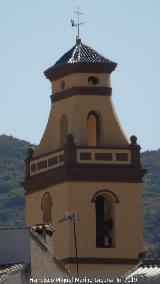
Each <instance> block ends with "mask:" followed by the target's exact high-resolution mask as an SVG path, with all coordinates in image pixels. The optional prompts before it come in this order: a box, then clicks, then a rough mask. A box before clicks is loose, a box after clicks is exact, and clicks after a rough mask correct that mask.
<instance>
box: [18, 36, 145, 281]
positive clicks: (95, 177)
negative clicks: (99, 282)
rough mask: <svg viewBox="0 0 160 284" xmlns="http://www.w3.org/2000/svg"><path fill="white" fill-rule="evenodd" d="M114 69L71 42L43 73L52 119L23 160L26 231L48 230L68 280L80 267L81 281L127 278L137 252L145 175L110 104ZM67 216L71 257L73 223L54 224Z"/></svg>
mask: <svg viewBox="0 0 160 284" xmlns="http://www.w3.org/2000/svg"><path fill="white" fill-rule="evenodd" d="M116 65H117V64H116V63H115V62H113V61H111V60H109V59H107V58H105V57H104V56H102V55H100V54H99V53H98V52H96V51H95V50H94V49H92V48H90V47H88V46H87V45H85V44H84V43H82V42H81V40H80V39H79V38H77V41H76V44H75V45H74V46H73V47H72V48H71V49H70V50H69V51H68V52H66V53H65V54H64V55H63V56H62V57H61V58H60V59H59V60H58V61H57V62H56V63H55V65H53V66H52V67H50V68H49V69H47V70H46V71H45V72H44V73H45V76H46V77H47V79H49V80H50V82H51V86H52V94H51V111H50V115H49V119H48V123H47V126H46V129H45V132H44V135H43V137H42V139H41V141H40V144H39V145H38V146H37V147H36V148H35V149H30V150H29V155H28V158H27V159H26V179H25V181H24V188H25V190H26V200H27V225H28V226H33V225H35V224H37V223H52V226H53V227H54V229H55V233H54V252H55V256H56V257H58V258H59V259H60V260H61V261H63V263H64V264H65V265H67V266H68V267H69V269H70V270H71V271H72V273H76V264H77V263H78V266H79V274H80V275H85V276H87V275H95V276H97V275H99V276H101V275H102V274H103V273H108V275H112V274H113V273H114V272H115V271H117V274H118V273H119V272H120V271H121V272H122V271H123V272H125V271H127V270H128V269H129V268H130V267H132V266H133V265H135V264H136V263H137V262H138V255H139V253H140V252H141V251H142V250H143V223H142V204H141V189H142V183H143V176H144V174H145V170H144V169H142V167H141V163H140V146H139V145H138V144H137V138H136V137H135V136H132V137H131V138H130V141H129V140H128V138H127V137H126V135H125V134H124V132H123V130H122V127H121V125H120V122H119V120H118V117H117V115H116V112H115V110H114V106H113V103H112V87H111V80H110V76H111V73H112V72H113V71H114V70H115V68H116ZM73 212H74V213H76V214H77V215H78V218H79V222H78V221H77V220H75V230H76V246H77V255H76V254H75V234H74V230H73V223H72V222H69V221H66V222H60V220H62V219H63V217H64V220H65V218H66V216H69V214H71V213H73ZM106 271H107V272H106ZM118 271H119V272H118Z"/></svg>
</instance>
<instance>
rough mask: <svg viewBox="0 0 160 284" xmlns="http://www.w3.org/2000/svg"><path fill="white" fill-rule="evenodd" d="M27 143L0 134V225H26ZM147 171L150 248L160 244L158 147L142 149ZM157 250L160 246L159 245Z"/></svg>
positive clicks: (146, 231)
mask: <svg viewBox="0 0 160 284" xmlns="http://www.w3.org/2000/svg"><path fill="white" fill-rule="evenodd" d="M29 146H30V143H28V142H26V141H22V140H19V139H15V138H13V137H12V136H6V135H1V136H0V226H3V227H8V226H24V225H25V197H24V190H23V189H22V188H21V187H20V182H21V181H23V179H24V173H25V165H24V159H25V157H26V155H27V149H28V147H29ZM142 164H143V167H144V168H145V169H147V170H148V173H147V175H146V177H145V184H144V190H143V203H144V235H145V243H146V246H147V247H148V246H150V251H151V250H154V249H155V247H154V246H155V245H156V246H157V245H159V247H160V150H157V151H146V152H144V153H142ZM159 251H160V249H159Z"/></svg>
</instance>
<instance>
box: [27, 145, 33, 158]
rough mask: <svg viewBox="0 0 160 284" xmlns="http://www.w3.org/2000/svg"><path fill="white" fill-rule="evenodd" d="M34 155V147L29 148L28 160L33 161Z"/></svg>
mask: <svg viewBox="0 0 160 284" xmlns="http://www.w3.org/2000/svg"><path fill="white" fill-rule="evenodd" d="M33 153H34V148H33V147H29V148H28V158H29V159H31V158H32V156H33Z"/></svg>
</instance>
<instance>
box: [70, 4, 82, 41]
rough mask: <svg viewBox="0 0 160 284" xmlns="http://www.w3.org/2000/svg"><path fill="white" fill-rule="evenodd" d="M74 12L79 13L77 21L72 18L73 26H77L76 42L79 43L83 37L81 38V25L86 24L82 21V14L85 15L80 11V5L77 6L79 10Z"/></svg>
mask: <svg viewBox="0 0 160 284" xmlns="http://www.w3.org/2000/svg"><path fill="white" fill-rule="evenodd" d="M74 13H75V14H77V22H75V21H74V20H73V19H71V25H72V27H76V28H77V36H76V43H77V44H79V43H80V42H81V39H80V26H82V25H83V24H84V23H83V22H80V16H81V15H83V13H82V12H80V9H79V7H77V10H76V11H75V12H74Z"/></svg>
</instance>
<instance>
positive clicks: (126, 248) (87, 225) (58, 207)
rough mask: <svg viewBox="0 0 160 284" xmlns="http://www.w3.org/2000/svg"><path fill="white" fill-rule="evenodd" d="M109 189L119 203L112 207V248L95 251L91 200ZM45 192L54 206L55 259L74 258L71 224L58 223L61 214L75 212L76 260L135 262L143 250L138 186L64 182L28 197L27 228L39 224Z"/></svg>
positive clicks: (93, 208)
mask: <svg viewBox="0 0 160 284" xmlns="http://www.w3.org/2000/svg"><path fill="white" fill-rule="evenodd" d="M102 189H109V190H111V191H112V192H114V193H115V194H116V195H117V197H118V199H119V200H120V203H115V204H114V205H115V207H114V208H115V209H114V210H115V212H114V214H115V220H114V230H115V236H116V239H115V244H116V245H115V248H96V218H95V204H94V203H92V202H91V199H92V197H93V195H94V194H95V192H97V191H98V190H102ZM45 191H47V192H49V193H50V195H51V198H52V202H53V208H52V224H53V227H54V229H55V230H56V232H55V234H54V247H55V255H56V256H57V257H58V258H60V259H63V258H67V257H74V256H75V247H74V235H73V224H72V223H70V222H64V223H60V222H59V220H60V219H61V218H62V217H63V212H65V213H66V212H72V211H76V212H78V214H79V223H78V222H77V223H76V231H77V243H78V255H79V257H99V258H102V257H104V258H106V257H107V258H134V259H135V258H138V254H139V253H140V252H141V251H142V250H143V227H142V224H143V223H142V204H141V184H140V183H109V182H108V183H107V182H94V183H93V182H65V183H62V184H59V185H55V186H53V187H50V188H47V189H46V190H40V191H37V192H36V193H32V194H28V195H27V212H28V213H27V215H28V217H27V225H29V226H33V225H35V224H37V223H42V222H43V220H42V210H41V200H42V198H43V195H44V193H45Z"/></svg>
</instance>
